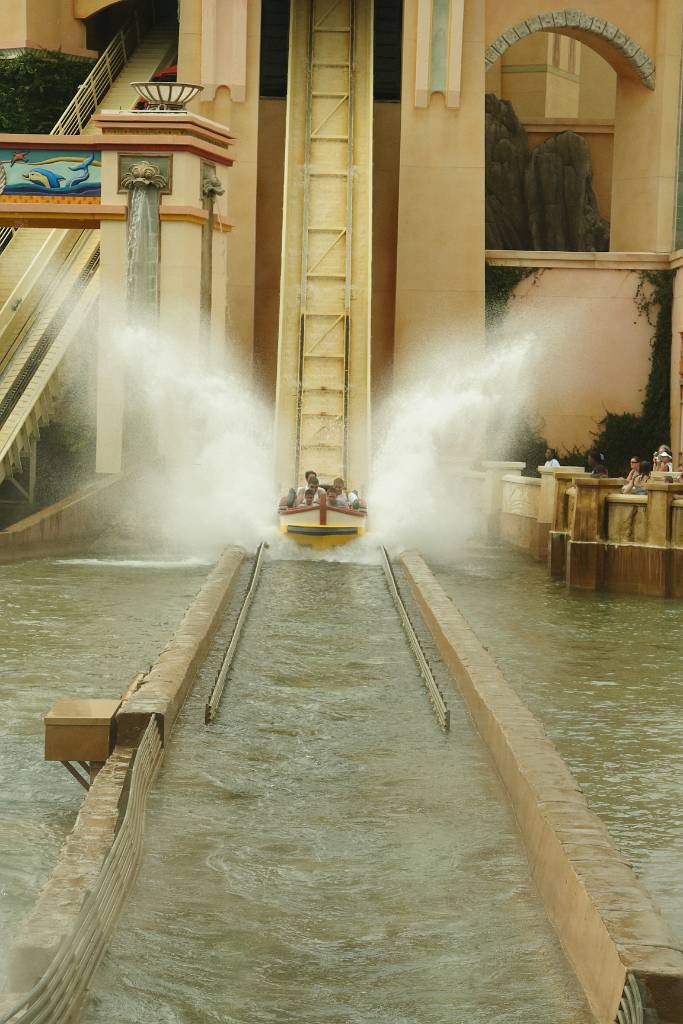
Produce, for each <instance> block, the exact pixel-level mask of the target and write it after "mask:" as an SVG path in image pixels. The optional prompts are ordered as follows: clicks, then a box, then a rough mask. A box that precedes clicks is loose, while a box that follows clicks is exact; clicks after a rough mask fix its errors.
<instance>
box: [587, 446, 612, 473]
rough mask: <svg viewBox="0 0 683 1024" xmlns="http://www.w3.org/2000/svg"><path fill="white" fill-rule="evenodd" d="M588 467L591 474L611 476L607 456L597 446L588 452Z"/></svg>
mask: <svg viewBox="0 0 683 1024" xmlns="http://www.w3.org/2000/svg"><path fill="white" fill-rule="evenodd" d="M588 468H589V470H590V474H591V476H609V473H608V471H607V466H606V465H605V456H604V455H603V454H602V452H599V451H597V450H596V449H595V448H594V449H593V450H592V451H590V452H589V453H588Z"/></svg>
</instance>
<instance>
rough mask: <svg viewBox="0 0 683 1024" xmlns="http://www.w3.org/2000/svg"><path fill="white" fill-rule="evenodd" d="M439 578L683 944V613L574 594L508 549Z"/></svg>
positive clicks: (650, 602)
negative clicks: (551, 740) (557, 752)
mask: <svg viewBox="0 0 683 1024" xmlns="http://www.w3.org/2000/svg"><path fill="white" fill-rule="evenodd" d="M437 576H438V578H439V579H440V581H441V583H442V584H443V586H444V587H445V588H446V590H447V591H448V593H449V594H450V595H451V597H452V598H453V599H454V600H455V602H456V604H457V605H458V607H459V608H460V609H461V611H462V612H463V614H464V615H465V616H466V618H467V619H468V621H469V622H470V624H471V625H472V626H473V628H474V629H475V630H476V632H477V633H478V634H479V637H480V638H481V639H482V640H483V641H484V643H486V645H487V646H488V648H489V650H490V652H491V653H492V654H493V655H494V657H495V658H496V660H497V661H498V663H499V665H500V667H501V669H502V670H503V672H504V673H505V675H506V676H507V678H508V679H509V680H510V682H512V683H513V684H514V685H515V687H516V688H517V690H518V692H519V693H520V695H521V696H522V697H523V698H524V700H525V701H526V702H527V704H528V706H529V707H530V708H531V709H532V711H533V712H534V713H535V714H536V715H537V716H538V717H539V718H540V720H541V721H542V722H543V723H544V725H545V728H546V730H547V732H548V734H549V735H550V736H551V738H552V739H553V740H554V742H555V743H556V745H557V747H558V748H559V750H560V752H561V753H562V754H563V756H564V757H565V759H566V760H567V761H568V763H569V765H570V766H571V768H572V770H573V772H574V774H575V775H576V778H577V779H578V781H579V783H580V784H581V786H582V788H583V790H584V792H585V794H586V796H587V798H588V800H589V803H590V805H591V807H592V808H593V809H594V810H595V811H597V813H598V814H599V815H600V816H601V817H602V818H603V819H604V821H605V822H606V823H607V825H608V827H609V830H610V832H611V834H612V837H613V839H614V841H615V843H616V845H617V846H618V848H619V849H620V850H621V852H622V853H623V854H624V856H625V857H626V859H627V860H628V861H629V863H631V864H632V866H633V867H634V868H635V870H636V871H637V872H638V874H639V876H640V877H641V879H642V880H643V881H644V882H645V885H646V887H647V888H648V890H649V891H650V893H651V895H652V896H653V897H654V898H655V900H656V902H657V903H658V905H659V907H660V908H661V909H662V910H663V911H664V913H665V914H666V916H667V917H668V919H669V921H670V923H671V926H672V927H673V930H674V931H675V933H676V934H677V936H678V937H679V938H680V939H683V876H682V875H681V864H683V606H682V605H681V603H680V602H676V601H663V600H658V599H654V598H639V597H622V596H616V595H607V594H592V593H583V592H582V593H577V592H575V591H574V592H568V591H567V590H566V589H565V587H564V584H563V583H561V582H557V581H554V580H551V579H549V577H548V576H547V573H546V569H545V567H544V566H542V565H539V564H538V563H535V562H532V561H531V560H530V559H529V558H528V557H526V556H525V555H523V554H521V553H518V552H515V551H510V550H508V549H499V550H489V551H483V550H478V551H475V552H474V553H473V554H472V556H471V557H470V558H469V559H467V560H466V561H465V562H463V563H462V564H460V565H458V566H456V567H452V568H448V569H445V568H442V569H439V570H437Z"/></svg>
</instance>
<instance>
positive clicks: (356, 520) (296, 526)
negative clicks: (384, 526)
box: [280, 506, 366, 551]
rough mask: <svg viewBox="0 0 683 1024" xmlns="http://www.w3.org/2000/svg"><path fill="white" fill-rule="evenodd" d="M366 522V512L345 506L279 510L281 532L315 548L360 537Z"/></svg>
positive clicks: (321, 548)
mask: <svg viewBox="0 0 683 1024" xmlns="http://www.w3.org/2000/svg"><path fill="white" fill-rule="evenodd" d="M321 520H322V522H321ZM365 524H366V516H365V513H364V512H361V513H358V512H356V511H349V510H346V509H333V508H323V510H322V514H321V510H320V508H318V507H317V506H316V507H313V508H305V509H304V508H298V509H287V510H284V509H281V510H280V533H282V534H284V535H285V536H286V537H288V538H289V539H290V540H293V541H294V543H295V544H301V545H302V546H304V547H308V548H313V549H314V550H316V551H324V550H326V549H327V548H333V547H337V546H338V545H340V544H348V543H349V542H350V541H353V540H357V539H358V538H359V537H362V536H363V534H364V533H365Z"/></svg>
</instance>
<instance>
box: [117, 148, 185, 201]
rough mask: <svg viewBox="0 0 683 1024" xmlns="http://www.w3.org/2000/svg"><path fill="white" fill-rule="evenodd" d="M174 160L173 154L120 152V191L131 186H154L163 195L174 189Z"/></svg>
mask: <svg viewBox="0 0 683 1024" xmlns="http://www.w3.org/2000/svg"><path fill="white" fill-rule="evenodd" d="M172 171H173V162H172V159H171V156H170V155H168V154H164V155H162V154H160V153H154V152H152V153H120V154H119V168H118V182H119V188H118V191H119V193H121V192H128V191H129V190H130V189H131V188H143V187H145V186H153V187H154V188H158V189H159V191H160V193H161V194H162V195H169V194H170V193H171V192H172V190H173V184H172V182H173V174H172Z"/></svg>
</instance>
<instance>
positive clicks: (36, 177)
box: [22, 167, 66, 188]
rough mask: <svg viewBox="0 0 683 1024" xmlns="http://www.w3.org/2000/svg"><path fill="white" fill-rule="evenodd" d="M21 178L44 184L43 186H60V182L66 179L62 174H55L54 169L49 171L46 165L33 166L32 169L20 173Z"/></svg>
mask: <svg viewBox="0 0 683 1024" xmlns="http://www.w3.org/2000/svg"><path fill="white" fill-rule="evenodd" d="M22 178H27V179H28V180H29V181H35V182H37V183H38V184H39V185H44V186H45V188H61V187H62V186H61V184H60V182H62V181H66V178H65V177H64V175H63V174H55V172H54V171H49V170H48V169H47V167H34V168H33V170H31V171H28V172H27V173H26V174H22Z"/></svg>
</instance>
